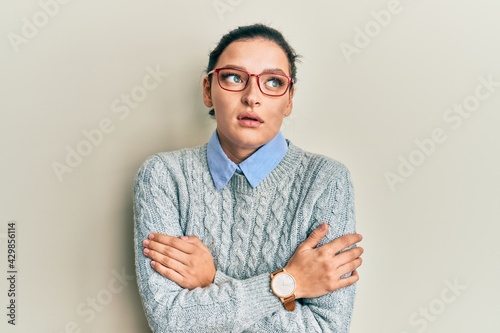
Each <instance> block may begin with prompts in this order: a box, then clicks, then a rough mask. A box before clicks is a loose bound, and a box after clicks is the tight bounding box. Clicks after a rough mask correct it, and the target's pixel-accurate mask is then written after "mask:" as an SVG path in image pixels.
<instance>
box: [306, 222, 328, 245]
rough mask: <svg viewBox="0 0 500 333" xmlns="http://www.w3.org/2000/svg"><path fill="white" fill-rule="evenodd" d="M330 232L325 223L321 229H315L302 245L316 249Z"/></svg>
mask: <svg viewBox="0 0 500 333" xmlns="http://www.w3.org/2000/svg"><path fill="white" fill-rule="evenodd" d="M327 231H328V224H327V223H325V222H323V223H322V224H321V225H320V226H319V227H317V228H316V229H314V231H313V232H311V234H310V235H309V237H307V239H306V240H305V241H304V242H303V243H302V244H304V245H306V246H308V247H311V248H314V247H315V246H316V245H318V243H319V242H320V241H321V240H322V239H323V237H325V236H326V233H327Z"/></svg>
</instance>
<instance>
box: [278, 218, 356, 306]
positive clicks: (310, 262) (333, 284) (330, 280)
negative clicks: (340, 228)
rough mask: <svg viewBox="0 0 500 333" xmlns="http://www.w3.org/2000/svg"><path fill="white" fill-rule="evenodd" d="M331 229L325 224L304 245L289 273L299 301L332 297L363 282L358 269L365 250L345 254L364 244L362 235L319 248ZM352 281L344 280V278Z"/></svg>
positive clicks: (286, 267)
mask: <svg viewBox="0 0 500 333" xmlns="http://www.w3.org/2000/svg"><path fill="white" fill-rule="evenodd" d="M327 231H328V225H327V224H326V223H323V224H322V225H320V226H319V227H318V228H317V229H315V230H314V231H313V232H312V233H311V235H309V237H308V238H307V239H306V240H305V241H304V242H302V243H301V244H300V245H299V246H298V247H297V250H296V251H295V253H294V254H293V256H292V258H290V260H289V261H288V263H287V265H286V266H285V269H286V270H287V271H288V273H290V274H291V275H292V276H293V277H294V278H295V282H296V288H295V298H313V297H319V296H323V295H326V294H328V293H329V292H332V291H334V290H337V289H340V288H344V287H347V286H350V285H352V284H353V283H355V282H356V281H358V280H359V276H358V273H357V272H356V268H358V267H359V266H360V265H361V263H362V259H361V257H360V256H361V254H362V253H363V251H364V250H363V248H361V247H354V248H352V249H349V250H347V251H344V252H340V251H342V250H344V249H345V248H347V247H349V246H351V245H354V244H356V243H357V242H360V241H361V239H362V236H361V235H359V234H352V235H345V236H342V237H339V238H337V239H335V240H333V241H331V242H329V243H327V244H325V245H323V246H320V247H317V248H316V246H317V245H318V243H319V242H320V240H321V239H322V238H323V237H325V235H326V232H327ZM348 273H352V274H351V275H350V276H349V277H346V278H341V277H342V276H343V275H344V274H348Z"/></svg>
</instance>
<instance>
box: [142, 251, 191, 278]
mask: <svg viewBox="0 0 500 333" xmlns="http://www.w3.org/2000/svg"><path fill="white" fill-rule="evenodd" d="M144 254H146V256H147V257H148V258H150V259H151V261H152V262H156V264H161V265H162V266H164V267H166V268H169V269H171V270H174V271H175V272H177V273H178V274H180V275H183V271H184V269H185V267H186V266H185V265H184V264H183V263H181V262H180V261H178V260H176V259H172V258H170V257H167V256H165V255H163V254H162V253H158V252H156V251H152V250H149V249H144Z"/></svg>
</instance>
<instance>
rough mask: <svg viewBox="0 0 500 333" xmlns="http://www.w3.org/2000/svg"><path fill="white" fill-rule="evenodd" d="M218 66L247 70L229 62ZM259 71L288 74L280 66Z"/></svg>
mask: <svg viewBox="0 0 500 333" xmlns="http://www.w3.org/2000/svg"><path fill="white" fill-rule="evenodd" d="M219 68H234V69H240V70H242V71H245V72H248V71H247V69H246V68H244V67H241V66H237V65H231V64H229V65H225V66H222V67H219ZM261 73H278V74H283V75H285V76H288V74H286V73H285V72H284V71H283V70H282V69H281V68H266V69H264V70H263V71H262V72H261ZM261 73H259V74H261Z"/></svg>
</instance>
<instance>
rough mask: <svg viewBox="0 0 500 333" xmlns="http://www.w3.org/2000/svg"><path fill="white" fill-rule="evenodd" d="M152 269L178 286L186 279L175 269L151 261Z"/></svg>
mask: <svg viewBox="0 0 500 333" xmlns="http://www.w3.org/2000/svg"><path fill="white" fill-rule="evenodd" d="M151 267H152V268H153V269H154V270H155V271H156V272H158V273H159V274H161V275H162V276H164V277H166V278H167V279H169V280H171V281H173V282H175V283H177V284H178V285H181V283H182V282H183V281H184V277H183V276H182V275H181V274H179V273H177V272H176V271H175V270H173V269H170V268H168V267H165V266H163V265H162V264H160V263H158V262H156V261H151Z"/></svg>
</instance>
